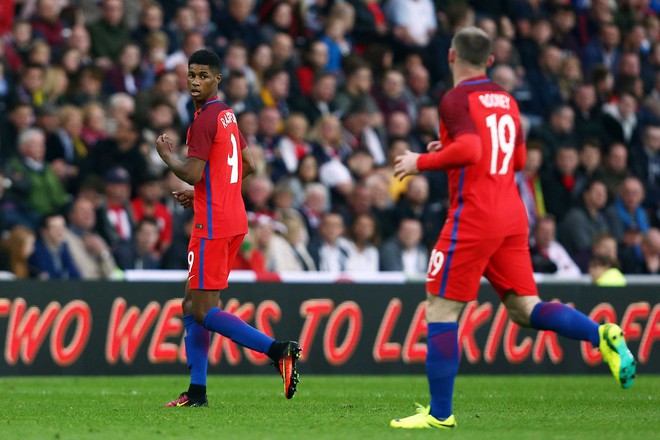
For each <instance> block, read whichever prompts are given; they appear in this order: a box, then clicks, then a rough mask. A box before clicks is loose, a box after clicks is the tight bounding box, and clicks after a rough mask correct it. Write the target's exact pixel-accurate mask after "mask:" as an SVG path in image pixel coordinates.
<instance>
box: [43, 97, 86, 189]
mask: <svg viewBox="0 0 660 440" xmlns="http://www.w3.org/2000/svg"><path fill="white" fill-rule="evenodd" d="M57 117H58V120H59V124H58V127H59V129H58V130H57V131H56V132H54V133H51V134H50V135H49V136H48V137H47V138H46V160H47V161H48V162H50V163H51V165H52V167H53V171H55V173H56V174H57V176H58V177H59V178H60V180H62V182H64V183H65V184H66V187H67V188H68V189H69V190H70V191H74V192H75V190H77V186H76V185H77V184H78V183H79V182H77V178H78V176H79V174H80V167H81V166H82V165H83V161H84V160H85V158H86V157H87V154H88V153H89V149H88V147H87V145H86V144H85V142H84V141H83V139H82V136H81V134H82V128H83V113H82V110H81V109H80V108H78V107H75V106H72V105H65V106H62V107H60V109H59V111H58V113H57Z"/></svg>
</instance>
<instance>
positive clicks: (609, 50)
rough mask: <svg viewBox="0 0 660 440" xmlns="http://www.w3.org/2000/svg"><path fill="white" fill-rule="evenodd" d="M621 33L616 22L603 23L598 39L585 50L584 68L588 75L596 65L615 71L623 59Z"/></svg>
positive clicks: (592, 41) (593, 40) (594, 39)
mask: <svg viewBox="0 0 660 440" xmlns="http://www.w3.org/2000/svg"><path fill="white" fill-rule="evenodd" d="M620 44H621V32H620V30H619V28H618V27H617V26H616V24H615V23H614V22H610V23H602V25H601V27H600V33H599V35H598V37H597V38H593V39H592V40H591V41H590V43H589V44H588V45H587V46H586V47H585V48H584V51H583V55H582V66H583V69H584V71H585V73H586V74H587V75H590V74H591V71H592V70H593V68H594V67H595V66H596V65H603V66H605V67H606V68H607V69H608V70H610V71H615V70H616V68H617V66H618V65H619V61H620V59H621V49H620V46H619V45H620Z"/></svg>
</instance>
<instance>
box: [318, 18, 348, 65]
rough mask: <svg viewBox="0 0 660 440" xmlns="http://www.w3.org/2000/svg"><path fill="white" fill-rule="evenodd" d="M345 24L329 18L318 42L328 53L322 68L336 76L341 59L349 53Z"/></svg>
mask: <svg viewBox="0 0 660 440" xmlns="http://www.w3.org/2000/svg"><path fill="white" fill-rule="evenodd" d="M346 33H347V22H346V20H344V19H342V18H340V17H332V18H329V19H328V20H327V21H326V23H325V26H324V31H323V34H322V35H321V37H320V41H321V42H323V44H324V45H325V46H326V50H327V52H328V57H327V62H326V63H325V65H324V66H323V69H324V70H325V71H326V72H330V73H335V74H338V73H339V72H340V71H341V66H342V59H343V58H344V57H347V56H348V55H349V54H350V53H351V43H350V41H349V40H348V39H347V37H346Z"/></svg>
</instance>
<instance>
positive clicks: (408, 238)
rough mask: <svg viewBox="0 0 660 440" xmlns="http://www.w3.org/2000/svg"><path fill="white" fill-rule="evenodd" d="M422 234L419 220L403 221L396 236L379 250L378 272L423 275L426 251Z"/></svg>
mask: <svg viewBox="0 0 660 440" xmlns="http://www.w3.org/2000/svg"><path fill="white" fill-rule="evenodd" d="M422 234H423V232H422V224H421V223H420V222H419V220H416V219H412V218H407V219H403V220H402V221H401V223H400V224H399V228H398V230H397V232H396V235H395V236H394V237H392V238H390V239H388V240H387V241H385V242H384V243H383V245H382V246H381V248H380V270H383V271H400V272H405V274H406V275H408V276H421V275H423V274H425V273H426V267H427V265H428V251H427V249H426V248H425V247H424V245H423V244H422Z"/></svg>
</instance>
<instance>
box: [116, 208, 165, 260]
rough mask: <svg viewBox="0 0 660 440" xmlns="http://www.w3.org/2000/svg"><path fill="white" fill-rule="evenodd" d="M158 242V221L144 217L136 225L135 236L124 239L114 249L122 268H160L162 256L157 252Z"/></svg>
mask: <svg viewBox="0 0 660 440" xmlns="http://www.w3.org/2000/svg"><path fill="white" fill-rule="evenodd" d="M157 244H158V222H157V221H156V220H155V219H153V218H149V217H144V218H143V219H142V220H141V221H139V222H138V223H137V225H136V226H135V238H134V239H133V240H130V241H124V242H122V243H120V244H119V246H118V247H117V248H116V249H115V251H114V256H115V260H116V261H117V265H118V266H119V268H120V269H121V270H149V269H160V258H159V256H158V254H157V253H156V252H155V249H156V245H157Z"/></svg>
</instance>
